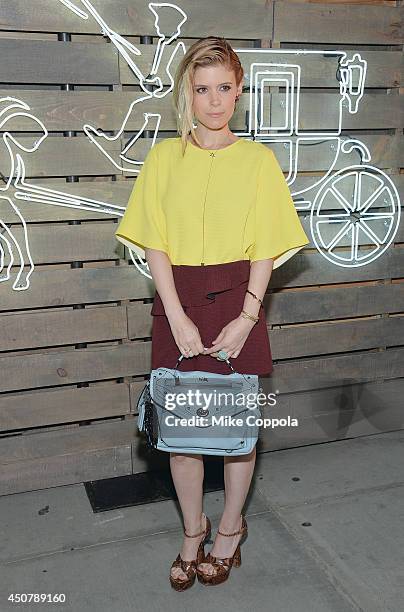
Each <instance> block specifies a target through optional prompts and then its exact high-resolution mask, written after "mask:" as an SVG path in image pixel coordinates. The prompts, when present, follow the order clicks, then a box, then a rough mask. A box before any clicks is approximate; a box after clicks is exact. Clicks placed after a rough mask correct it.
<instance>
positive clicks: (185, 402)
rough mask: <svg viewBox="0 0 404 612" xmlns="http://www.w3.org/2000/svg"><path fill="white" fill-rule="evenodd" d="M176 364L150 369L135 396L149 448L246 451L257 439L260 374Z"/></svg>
mask: <svg viewBox="0 0 404 612" xmlns="http://www.w3.org/2000/svg"><path fill="white" fill-rule="evenodd" d="M183 357H184V356H183V355H182V354H181V356H180V358H179V359H178V361H177V364H176V366H175V368H173V369H171V368H157V369H155V370H152V371H151V373H150V378H149V380H148V382H147V383H146V385H145V387H144V389H143V390H142V393H141V395H140V397H139V400H138V403H137V408H138V414H139V416H138V429H139V431H141V432H144V433H145V434H146V440H147V444H148V446H149V448H156V449H157V450H162V451H166V452H176V453H185V454H187V453H192V454H203V455H225V456H228V455H246V454H248V453H249V452H251V451H252V450H253V448H254V446H255V444H256V442H257V439H258V433H259V423H257V420H258V419H260V418H261V416H262V415H261V410H260V407H259V405H258V403H257V393H258V388H259V387H258V384H259V383H258V375H257V374H240V373H238V372H236V371H235V369H234V368H233V366H232V365H231V364H230V361H229V359H226V363H227V364H228V365H229V367H230V368H231V370H232V374H216V373H213V372H203V371H199V370H196V371H192V372H181V371H179V370H178V369H177V368H178V365H179V363H180V362H181V360H182V359H183Z"/></svg>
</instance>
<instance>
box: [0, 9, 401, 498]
mask: <svg viewBox="0 0 404 612" xmlns="http://www.w3.org/2000/svg"><path fill="white" fill-rule="evenodd" d="M76 4H80V3H78V2H76ZM93 4H94V6H95V7H96V9H97V10H98V12H99V13H100V14H101V15H102V16H103V18H104V20H105V22H106V23H108V25H109V26H110V27H111V28H113V29H114V30H115V31H117V32H119V33H120V34H121V35H123V36H126V37H128V39H129V40H131V41H132V42H134V43H135V44H136V45H137V47H138V48H139V49H140V51H141V55H139V56H138V57H137V58H136V61H137V63H138V65H139V67H140V69H141V70H142V72H143V73H145V74H148V68H149V67H150V62H151V60H152V57H153V53H154V48H155V44H156V41H157V37H156V31H155V27H154V15H153V14H152V13H151V12H150V10H149V9H148V5H147V3H143V2H139V0H120V1H119V2H112V1H111V0H94V2H93ZM179 6H181V8H182V9H183V10H185V11H186V13H187V15H188V20H187V22H186V23H185V24H184V25H183V27H182V32H181V34H182V37H181V40H182V41H183V43H184V44H185V47H188V46H189V45H190V44H192V42H193V41H194V40H195V39H197V38H199V37H200V36H205V35H210V34H212V35H215V34H217V33H220V34H221V35H223V36H225V37H226V38H227V39H228V40H229V41H230V42H231V44H232V45H233V47H234V48H238V49H241V48H246V49H254V48H257V49H259V48H273V49H279V50H280V51H282V50H283V49H292V48H302V47H304V48H307V49H343V50H345V51H347V52H349V54H350V55H351V56H352V55H353V53H354V52H355V51H359V52H360V53H361V56H362V57H363V58H364V59H366V60H367V61H368V74H367V79H366V89H365V95H364V98H363V100H362V103H361V106H360V109H359V112H358V113H357V114H356V115H349V114H345V116H344V121H345V123H344V125H343V134H349V135H350V136H351V137H355V136H356V137H358V138H359V139H360V140H361V141H362V142H364V143H365V144H366V145H367V146H368V147H369V149H370V150H371V152H372V163H373V164H374V165H376V166H378V167H379V168H381V169H383V171H384V172H386V173H387V174H389V175H390V176H391V178H392V180H393V182H394V184H395V185H396V187H397V189H398V190H399V192H400V193H401V194H402V192H403V189H402V188H403V183H404V178H403V168H402V166H403V164H402V159H403V158H402V152H403V141H402V127H403V114H402V109H403V103H402V93H403V89H402V87H403V85H402V81H401V79H402V75H403V72H402V66H403V64H402V59H403V55H402V45H403V36H402V29H401V28H402V25H401V23H402V22H401V19H402V3H401V2H389V1H380V2H379V1H372V0H369V2H352V3H350V2H345V1H338V0H336V2H335V3H332V2H329V3H326V4H320V3H318V2H312V3H306V2H304V1H298V2H289V1H279V2H278V1H277V2H270V1H267V2H264V1H263V0H250V1H249V2H245V1H242V0H222V2H220V3H217V2H204V3H200V2H199V3H198V2H197V1H196V0H189V1H184V2H181V3H179ZM0 14H1V15H2V18H1V24H0V55H1V57H2V62H1V69H0V70H1V74H2V77H1V84H0V97H1V98H2V97H4V96H13V97H16V98H19V99H23V100H24V101H25V102H26V103H27V104H28V105H29V106H30V107H31V112H32V113H33V114H34V115H35V116H36V117H38V118H39V119H40V120H41V121H43V122H44V123H45V125H46V127H47V129H48V130H49V137H48V138H47V139H46V140H45V141H44V142H43V144H42V145H41V147H40V148H39V149H38V151H37V152H36V153H35V155H28V156H27V158H26V172H27V176H26V179H27V180H29V181H30V182H31V183H34V184H39V185H41V186H43V187H47V188H53V189H58V188H61V189H63V190H64V191H67V192H69V193H71V194H75V195H81V196H85V197H91V198H96V199H97V198H100V199H102V200H107V201H109V202H113V203H115V204H116V205H120V206H125V205H126V203H127V199H128V197H129V194H130V191H131V189H132V186H133V177H131V176H129V175H128V173H125V172H121V171H119V170H118V169H117V168H116V167H114V166H113V165H112V164H111V163H110V162H109V161H108V160H107V158H106V157H104V156H103V155H101V154H98V152H97V150H96V149H95V147H94V146H93V145H92V144H91V142H90V141H89V140H88V139H87V137H86V135H85V134H84V132H83V124H85V123H90V124H92V125H95V126H97V127H99V128H102V129H104V130H108V131H110V132H111V133H113V132H114V131H116V130H118V129H119V127H120V125H121V123H122V120H123V118H124V116H125V114H126V111H127V109H128V106H129V104H130V103H131V101H132V100H133V99H134V98H136V97H137V96H140V95H142V91H141V90H140V88H139V85H138V82H137V81H136V79H135V77H134V76H133V74H132V73H131V72H130V70H129V69H128V67H127V66H126V65H125V63H124V62H122V60H121V59H120V58H119V57H118V54H117V52H116V49H115V48H114V47H113V45H111V44H110V43H109V42H108V41H107V39H106V38H105V37H103V36H102V35H100V31H99V26H98V24H97V23H96V22H95V21H94V20H93V19H89V20H86V21H85V20H82V19H80V18H78V17H77V16H75V15H74V14H73V13H72V12H71V11H69V10H68V9H67V8H65V7H63V6H62V5H58V3H57V2H56V1H55V0H36V1H35V2H31V1H30V0H14V1H13V2H8V1H7V0H0ZM177 17H178V16H177ZM177 17H176V16H175V15H174V14H173V13H172V12H170V11H168V12H167V13H166V15H165V16H164V28H165V30H164V31H165V32H169V33H171V32H172V31H174V30H173V28H174V27H175V25H176V18H177ZM60 33H67V34H68V36H67V37H66V36H65V37H64V38H65V39H64V40H63V37H62V36H61V35H60ZM147 35H149V36H151V37H153V36H154V38H153V39H149V40H150V43H149V44H144V42H142V41H143V40H144V39H143V38H140V37H142V36H147ZM146 40H147V39H146ZM254 59H256V58H255V56H254V54H253V53H251V54H250V56H249V60H250V61H254ZM244 61H245V58H243V62H244ZM306 61H307V60H306V59H305V58H304V57H303V58H302V64H303V63H304V62H306ZM326 62H327V60H326V58H325V57H323V56H321V55H320V56H318V58H317V59H316V61H315V62H313V63H312V64H311V66H310V67H309V68H310V70H308V71H306V77H305V78H306V80H305V82H304V84H303V89H302V94H301V114H300V121H301V124H302V125H308V124H310V123H313V120H314V122H315V123H316V124H317V125H319V126H321V127H325V128H326V127H327V125H328V123H329V121H331V120H332V119H333V113H334V114H335V109H334V108H333V107H334V106H335V104H330V103H329V101H330V100H332V99H331V98H330V97H329V96H330V95H332V94H334V95H336V94H337V93H338V91H337V88H336V80H335V74H332V73H328V71H327V63H326ZM248 68H249V65H248V64H245V65H244V69H245V71H246V72H248ZM173 69H175V66H173ZM66 84H69V87H68V88H66ZM164 84H165V85H166V86H167V84H168V83H167V82H166V83H164ZM271 95H273V96H274V99H275V100H276V96H277V95H278V94H277V93H276V92H275V93H272V94H271ZM325 96H328V97H327V98H326V97H325ZM247 97H248V94H246V93H245V94H244V95H243V97H242V98H241V100H240V102H239V104H238V107H237V112H236V114H235V115H234V117H233V122H232V124H231V128H232V129H233V130H234V131H237V130H242V129H243V128H244V125H245V112H246V109H247V106H248V99H247ZM158 108H159V112H161V114H162V124H161V127H160V129H161V132H160V134H159V135H160V136H161V137H164V138H165V137H169V136H175V135H176V132H175V117H174V115H173V110H172V107H171V103H170V100H169V99H168V97H167V98H165V99H163V100H160V101H159V106H158ZM148 111H149V112H153V102H151V106H148ZM142 122H143V116H142V114H141V113H138V114H137V115H136V116H133V117H132V118H131V120H130V121H129V123H128V125H127V130H128V131H127V132H125V133H124V134H123V135H122V138H121V141H120V142H115V143H111V144H110V146H109V153H110V155H111V156H112V157H113V158H114V159H115V158H116V159H118V158H117V156H118V154H119V152H120V150H121V147H122V145H123V143H124V142H125V141H126V139H127V138H128V136H129V135H130V134H132V133H133V132H136V131H137V130H139V129H140V128H141V125H142ZM6 129H7V130H10V124H8V125H7V126H6V127H1V125H0V130H6ZM32 129H33V128H32V126H30V125H29V124H27V123H26V121H25V120H24V119H22V118H19V117H16V118H15V119H14V120H13V124H12V132H13V134H14V135H18V139H19V141H20V142H21V143H23V144H24V143H26V144H27V145H29V143H32V138H33V136H34V137H37V134H35V133H34V134H33V133H32V131H31V130H32ZM1 142H3V141H1ZM149 146H150V140H149V139H148V138H141V139H140V140H139V145H138V148H137V154H138V155H139V158H140V159H143V158H144V156H145V154H146V152H147V150H148V148H149ZM114 156H115V157H114ZM280 161H281V162H282V166H283V167H284V170H285V171H286V156H285V159H281V160H280ZM8 163H9V162H8V155H7V151H6V149H5V147H4V146H2V147H1V148H0V170H1V172H2V174H3V175H4V176H5V177H7V176H8V175H9V169H8ZM326 169H327V168H326V161H325V160H324V158H323V156H322V151H321V150H316V148H315V147H313V148H312V151H311V153H310V156H309V157H308V158H305V161H304V165H303V167H299V177H298V184H297V187H303V186H304V185H305V183H306V181H308V180H310V177H312V176H315V175H323V174H324V171H325V170H326ZM68 177H74V180H73V182H68ZM69 181H71V179H69ZM12 195H13V193H12V190H10V192H9V193H8V196H9V197H12ZM0 202H1V200H0ZM18 205H19V206H20V209H21V212H22V214H23V215H24V217H25V219H26V221H27V228H28V234H29V241H30V247H31V254H32V258H33V261H34V264H35V270H34V273H33V274H32V276H31V278H30V282H31V286H30V288H29V289H28V290H27V291H14V290H12V287H11V285H12V281H10V280H9V281H7V282H2V283H0V337H1V342H0V349H1V353H0V432H1V433H0V435H1V441H0V466H1V469H0V494H8V493H14V492H20V491H27V490H33V489H38V488H46V487H51V486H56V485H63V484H69V483H76V482H82V481H86V480H95V479H100V478H107V477H111V476H120V475H125V474H130V473H136V472H140V471H145V470H148V469H151V468H153V467H156V466H161V465H166V462H167V459H168V458H167V456H166V455H165V454H163V453H154V455H153V457H152V458H149V457H148V456H147V453H146V452H145V448H144V445H143V442H142V440H141V439H140V438H139V436H138V435H137V433H136V401H137V398H138V395H139V392H140V390H141V389H142V387H143V384H144V380H145V379H146V378H147V376H148V374H149V372H150V334H151V316H150V309H151V304H152V300H153V295H154V286H153V283H152V282H151V281H149V280H148V279H146V278H145V277H144V276H142V275H141V274H140V273H139V272H138V271H136V269H135V267H134V266H133V264H132V262H131V260H130V258H129V257H128V253H127V252H126V251H125V252H124V250H123V248H122V247H121V245H119V244H118V243H117V241H116V240H115V238H114V230H115V229H116V224H117V222H118V217H116V218H114V217H113V216H111V215H107V214H103V213H101V212H92V211H84V210H78V209H73V208H67V207H60V206H50V205H46V204H42V203H32V202H31V203H29V202H21V201H19V204H18ZM0 206H1V211H0V212H1V218H2V219H3V221H4V222H5V223H8V224H10V225H11V226H12V228H13V230H14V231H15V234H16V236H18V237H22V235H23V227H22V226H21V225H20V226H19V225H18V224H16V218H15V216H13V215H12V214H11V213H12V210H11V207H9V206H8V207H7V206H5V205H3V204H2V203H0ZM300 215H301V219H302V223H303V226H304V227H305V230H306V232H307V234H308V235H309V236H310V235H311V232H310V227H309V216H308V214H306V213H300ZM17 220H18V219H17ZM403 233H404V232H403V224H401V227H400V229H399V232H398V234H397V236H396V240H395V242H394V243H393V244H392V245H391V246H390V248H389V250H388V251H387V253H385V254H384V255H383V256H382V257H380V258H378V259H376V260H375V261H374V262H373V263H372V264H370V265H367V266H362V267H357V268H341V267H337V266H335V265H332V264H331V263H330V262H328V261H327V260H325V259H324V258H323V257H322V256H321V255H320V253H319V252H318V251H317V250H316V248H315V245H314V244H313V243H311V244H310V245H308V247H307V248H305V249H304V250H303V251H301V252H300V253H299V254H298V255H296V256H295V257H294V258H293V259H292V260H290V262H288V263H287V264H286V265H284V266H282V267H281V268H280V269H279V270H275V271H274V273H273V275H272V278H271V281H270V284H269V287H268V293H267V295H266V298H265V308H266V316H267V321H268V333H269V336H270V341H271V346H272V350H273V357H274V363H275V370H274V373H273V375H272V377H270V379H263V380H264V385H263V386H264V391H265V392H267V393H269V392H273V391H276V390H279V392H280V395H279V399H278V402H279V403H278V406H279V410H278V409H277V410H278V411H277V412H276V413H275V412H273V413H271V414H269V413H268V414H267V416H278V415H280V414H282V415H288V414H290V415H291V416H292V417H296V418H298V419H299V424H300V426H299V427H298V428H289V429H282V430H281V429H278V430H271V429H267V430H262V431H261V439H260V442H259V447H258V448H259V451H260V452H265V451H269V450H274V449H279V448H287V447H292V446H297V445H304V444H312V443H317V442H318V443H321V442H326V441H329V440H337V439H343V438H347V437H355V436H363V435H369V434H373V433H379V432H381V431H390V430H395V429H401V428H402V427H403V418H404V417H403V414H404V413H403V401H402V397H403V394H404V378H403V377H404V348H403V345H404V325H403V314H404V312H403V311H404V307H403V304H404V299H403V297H404V291H403V290H404V284H403V281H404V273H403V271H404V249H403ZM365 246H366V245H365ZM15 273H16V269H15V268H13V276H12V280H14V279H15Z"/></svg>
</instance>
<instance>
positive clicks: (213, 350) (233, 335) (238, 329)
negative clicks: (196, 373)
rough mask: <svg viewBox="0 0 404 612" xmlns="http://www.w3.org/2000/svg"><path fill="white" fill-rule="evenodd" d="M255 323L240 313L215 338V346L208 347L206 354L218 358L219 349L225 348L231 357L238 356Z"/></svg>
mask: <svg viewBox="0 0 404 612" xmlns="http://www.w3.org/2000/svg"><path fill="white" fill-rule="evenodd" d="M254 325H255V323H254V321H250V320H249V319H245V318H244V317H242V316H240V315H239V316H238V317H237V318H236V319H233V320H232V321H230V323H227V325H225V326H224V327H223V329H222V331H221V332H220V334H219V335H218V336H217V337H216V338H215V340H213V342H212V344H213V346H212V347H210V348H207V349H206V350H205V351H204V355H211V356H212V357H216V358H217V355H218V352H219V350H223V351H226V353H227V355H228V356H229V357H238V356H239V353H240V351H241V349H242V348H243V346H244V343H245V341H246V340H247V338H248V336H249V334H250V331H251V330H252V328H253V327H254Z"/></svg>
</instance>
